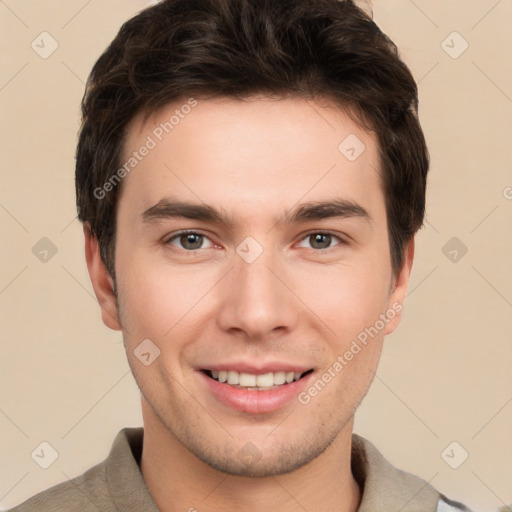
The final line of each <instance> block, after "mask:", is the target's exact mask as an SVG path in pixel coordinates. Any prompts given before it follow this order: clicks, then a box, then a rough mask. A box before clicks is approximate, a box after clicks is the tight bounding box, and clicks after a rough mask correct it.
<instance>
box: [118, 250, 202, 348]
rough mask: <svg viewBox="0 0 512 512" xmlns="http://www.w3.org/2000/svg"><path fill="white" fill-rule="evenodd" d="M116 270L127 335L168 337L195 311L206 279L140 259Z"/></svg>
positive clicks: (199, 275) (156, 338)
mask: <svg viewBox="0 0 512 512" xmlns="http://www.w3.org/2000/svg"><path fill="white" fill-rule="evenodd" d="M118 269H119V270H118V278H119V279H118V281H119V305H120V310H121V316H122V323H123V327H124V328H125V330H126V331H127V332H129V333H130V334H129V337H130V338H140V337H141V336H142V337H146V338H150V339H152V338H154V339H155V340H159V339H163V338H167V337H169V336H172V334H173V331H175V330H177V329H180V328H182V325H183V324H184V323H186V318H187V317H188V316H190V315H192V316H193V315H194V314H197V311H196V309H197V308H195V305H197V303H198V302H199V301H201V296H202V295H204V289H205V286H206V285H205V284H204V283H205V282H207V281H205V279H204V276H203V278H202V277H201V274H199V273H193V272H186V271H182V270H180V269H177V268H175V267H172V268H171V267H170V266H167V267H165V266H158V265H155V263H154V262H149V261H145V260H144V259H143V258H139V259H137V258H133V259H132V260H131V261H130V263H129V266H128V265H127V266H123V265H119V267H118ZM183 319H185V321H183Z"/></svg>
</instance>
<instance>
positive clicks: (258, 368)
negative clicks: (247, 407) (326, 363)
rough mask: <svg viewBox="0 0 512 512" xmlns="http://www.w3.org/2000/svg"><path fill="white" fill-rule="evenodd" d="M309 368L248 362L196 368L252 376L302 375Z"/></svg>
mask: <svg viewBox="0 0 512 512" xmlns="http://www.w3.org/2000/svg"><path fill="white" fill-rule="evenodd" d="M312 369H313V368H312V367H311V366H304V365H301V364H294V363H290V362H284V361H266V362H264V363H255V362H253V361H252V362H249V361H230V362H222V363H218V364H214V363H212V364H206V365H204V366H200V367H198V370H210V371H229V370H232V371H236V372H244V373H250V374H252V375H262V374H264V373H275V372H294V373H304V372H307V371H308V370H312Z"/></svg>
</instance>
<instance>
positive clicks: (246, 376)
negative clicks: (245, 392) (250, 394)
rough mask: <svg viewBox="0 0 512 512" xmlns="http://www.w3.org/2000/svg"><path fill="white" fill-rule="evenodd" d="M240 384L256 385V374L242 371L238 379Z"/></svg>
mask: <svg viewBox="0 0 512 512" xmlns="http://www.w3.org/2000/svg"><path fill="white" fill-rule="evenodd" d="M238 384H240V386H244V387H249V386H256V375H251V374H250V373H241V374H240V377H239V379H238Z"/></svg>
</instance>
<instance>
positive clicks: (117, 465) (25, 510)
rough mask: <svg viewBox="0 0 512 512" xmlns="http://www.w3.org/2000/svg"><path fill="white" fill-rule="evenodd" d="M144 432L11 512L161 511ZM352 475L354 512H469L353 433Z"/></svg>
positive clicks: (131, 431) (129, 434) (133, 431)
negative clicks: (148, 472)
mask: <svg viewBox="0 0 512 512" xmlns="http://www.w3.org/2000/svg"><path fill="white" fill-rule="evenodd" d="M143 434H144V430H143V428H142V427H139V428H124V429H122V430H121V431H120V432H119V433H118V434H117V436H116V438H115V440H114V443H113V445H112V449H111V450H110V453H109V455H108V457H107V458H106V459H105V460H104V461H103V462H101V463H99V464H97V465H96V466H94V467H92V468H91V469H89V470H88V471H86V472H85V473H84V474H82V475H80V476H78V477H76V478H73V479H72V480H70V481H67V482H63V483H60V484H58V485H55V486H53V487H51V488H50V489H47V490H45V491H42V492H40V493H39V494H36V495H35V496H33V497H32V498H30V499H28V500H27V501H25V502H24V503H22V504H21V505H18V506H17V507H15V508H13V509H11V511H10V512H50V511H51V512H160V511H159V510H158V508H157V506H156V505H155V503H154V501H153V499H152V497H151V495H150V493H149V490H148V488H147V487H146V484H145V482H144V479H143V477H142V473H141V472H140V468H139V464H140V458H141V454H142V440H143ZM352 472H353V474H354V477H355V479H356V480H357V482H358V484H359V486H360V487H361V490H362V500H361V505H360V507H359V509H358V512H398V511H401V512H452V511H457V510H468V509H465V508H464V507H463V506H462V505H460V504H457V503H455V502H450V501H449V500H447V499H446V498H444V497H442V496H441V495H440V494H439V493H438V492H437V491H436V490H435V489H434V488H433V487H432V486H431V485H429V484H428V483H427V482H425V481H424V480H422V479H421V478H418V477H416V476H414V475H411V474H409V473H406V472H404V471H401V470H399V469H397V468H395V467H394V466H392V465H391V464H390V463H389V462H388V461H387V460H386V459H385V458H384V457H383V456H382V455H381V454H380V453H379V452H378V451H377V449H376V448H375V447H374V446H373V445H372V444H371V443H370V442H368V441H367V440H366V439H363V438H362V437H360V436H358V435H356V434H354V435H353V437H352ZM192 505H193V504H192Z"/></svg>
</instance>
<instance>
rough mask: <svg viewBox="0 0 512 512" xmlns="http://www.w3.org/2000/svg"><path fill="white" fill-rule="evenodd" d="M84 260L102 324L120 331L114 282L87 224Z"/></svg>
mask: <svg viewBox="0 0 512 512" xmlns="http://www.w3.org/2000/svg"><path fill="white" fill-rule="evenodd" d="M84 238H85V259H86V261H87V269H88V270H89V276H90V278H91V282H92V286H93V288H94V293H95V294H96V298H97V299H98V302H99V304H100V308H101V318H102V319H103V323H104V324H105V325H106V326H107V327H110V329H113V330H114V331H120V330H121V322H120V321H119V317H118V314H117V299H116V296H115V295H114V280H113V279H112V276H111V275H110V274H109V272H108V270H107V267H106V266H105V264H104V263H103V260H102V259H101V255H100V246H99V244H98V239H97V238H96V236H95V235H93V234H92V231H91V227H90V225H89V223H87V222H85V223H84Z"/></svg>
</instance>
